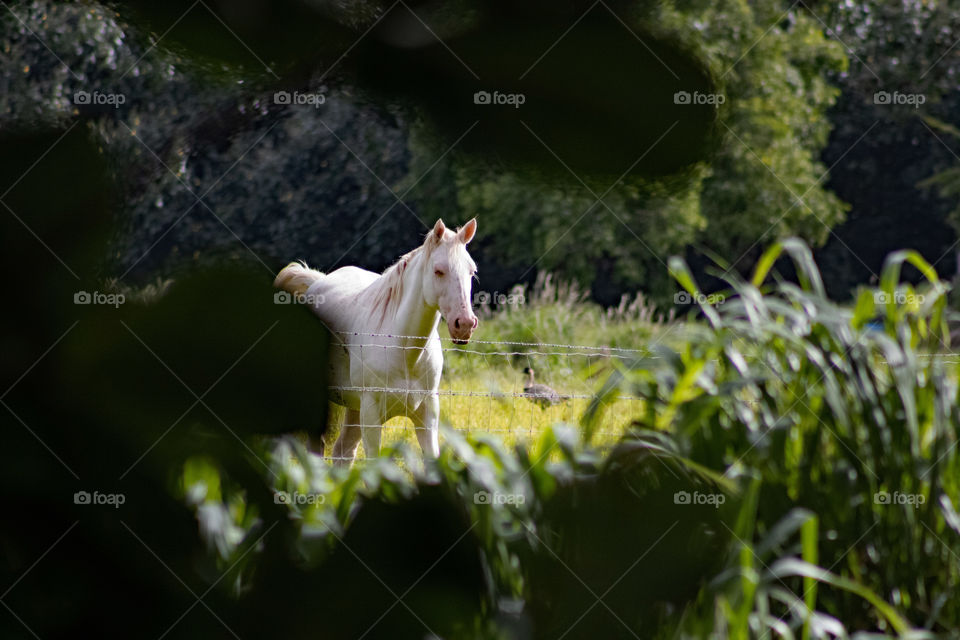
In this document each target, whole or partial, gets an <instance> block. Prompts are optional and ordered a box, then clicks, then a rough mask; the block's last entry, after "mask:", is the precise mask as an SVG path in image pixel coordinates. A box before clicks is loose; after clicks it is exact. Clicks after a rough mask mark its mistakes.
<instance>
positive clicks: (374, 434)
mask: <svg viewBox="0 0 960 640" xmlns="http://www.w3.org/2000/svg"><path fill="white" fill-rule="evenodd" d="M382 431H383V416H382V415H380V410H379V408H378V407H377V401H376V398H375V397H374V395H373V394H372V393H365V394H363V397H361V398H360V435H361V438H362V439H363V452H364V454H365V455H366V457H367V458H375V457H376V456H378V455H380V436H381V432H382Z"/></svg>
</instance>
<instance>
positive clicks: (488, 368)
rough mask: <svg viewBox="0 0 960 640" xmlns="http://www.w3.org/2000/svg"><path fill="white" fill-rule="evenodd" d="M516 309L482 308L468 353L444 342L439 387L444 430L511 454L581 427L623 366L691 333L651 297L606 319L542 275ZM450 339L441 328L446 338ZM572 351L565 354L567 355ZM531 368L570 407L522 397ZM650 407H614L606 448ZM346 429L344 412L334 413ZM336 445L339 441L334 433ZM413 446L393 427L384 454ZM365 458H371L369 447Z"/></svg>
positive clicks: (625, 401) (409, 429)
mask: <svg viewBox="0 0 960 640" xmlns="http://www.w3.org/2000/svg"><path fill="white" fill-rule="evenodd" d="M509 299H510V300H511V302H513V304H510V305H506V306H503V307H501V308H499V309H497V310H493V309H491V308H490V307H489V306H486V305H480V306H479V307H478V308H477V314H478V315H479V316H480V326H479V328H478V329H477V331H476V333H474V336H473V340H472V341H471V343H470V344H468V345H466V346H464V347H455V346H453V345H452V343H451V342H450V341H449V340H445V341H444V349H445V354H444V373H443V378H442V381H441V384H440V393H441V398H440V419H441V422H442V423H443V424H445V425H447V426H449V427H451V428H453V429H455V430H457V431H460V432H463V433H489V434H493V435H495V436H496V437H498V438H499V439H500V440H501V441H502V442H503V443H504V444H505V445H507V446H508V447H513V446H514V445H516V444H521V443H528V442H530V441H532V440H534V439H536V438H537V437H538V436H539V434H540V433H541V432H542V431H543V429H544V428H545V427H547V426H548V425H554V424H558V423H568V424H577V423H578V422H579V421H580V419H581V417H582V416H583V415H584V412H585V411H586V410H587V408H588V406H589V404H590V402H591V398H592V397H593V396H594V395H595V394H596V393H597V391H598V390H599V389H600V388H601V386H602V384H603V381H604V380H605V379H606V378H607V377H608V376H609V375H610V374H611V373H612V372H613V371H614V370H615V368H617V367H618V366H621V365H625V364H629V363H630V362H632V361H634V360H636V359H639V358H641V357H644V356H646V355H649V353H650V348H643V347H644V345H649V346H650V347H653V346H655V345H656V344H659V343H667V342H670V341H671V340H672V339H675V338H676V337H678V336H679V335H681V334H682V327H683V323H681V322H675V321H674V322H668V320H670V318H669V317H667V316H664V315H661V314H657V312H656V309H655V308H654V307H652V306H650V305H649V304H647V303H646V301H645V300H644V298H643V297H642V296H637V297H635V298H632V299H625V300H624V301H623V303H622V304H621V305H620V306H619V307H617V308H614V309H609V310H604V309H601V308H600V307H599V306H596V305H594V304H592V303H590V302H588V301H587V300H586V295H585V293H584V292H582V291H580V290H578V289H577V288H576V287H574V286H571V285H564V284H561V285H557V284H555V283H554V281H553V280H552V278H550V277H549V276H543V277H541V278H539V279H538V280H537V282H536V283H535V285H534V286H533V287H532V288H531V289H530V290H529V291H527V290H526V289H524V288H516V289H515V290H514V291H513V293H512V294H511V296H510V298H509ZM444 333H445V331H444V330H443V327H441V337H445V336H444V335H443V334H444ZM560 345H563V346H560ZM525 367H532V368H533V369H534V371H535V372H536V381H537V382H538V383H543V384H547V385H549V386H551V387H552V388H553V389H555V390H556V391H557V392H558V393H559V394H560V395H562V396H566V399H565V400H564V401H563V402H562V403H560V404H558V405H555V406H551V407H546V408H541V407H540V406H538V405H537V404H535V403H534V402H532V401H531V400H530V399H529V398H526V397H522V396H521V395H520V394H523V388H524V386H525V385H526V380H527V378H526V376H525V375H524V374H523V369H524V368H525ZM641 402H642V401H641V400H639V399H638V398H634V397H627V396H624V395H619V396H618V397H617V398H614V399H612V400H611V401H610V402H609V403H608V404H606V405H605V407H604V409H603V413H602V415H601V417H600V422H599V424H598V427H597V430H596V433H595V442H596V443H597V444H605V443H612V442H613V441H615V440H616V438H617V437H618V436H619V435H621V434H622V433H623V431H624V429H625V428H626V427H627V426H628V425H629V424H630V422H631V421H632V420H633V419H635V418H636V417H637V415H638V414H639V412H640V411H641V407H642V405H641ZM332 411H333V413H332V420H333V424H334V425H339V424H340V423H341V422H342V419H343V410H342V408H340V407H336V406H332ZM330 436H331V439H330V444H332V438H333V437H334V434H333V433H331V434H330ZM398 442H404V443H408V444H411V445H413V446H414V447H416V437H415V435H414V431H413V423H412V422H411V421H410V420H409V419H408V418H402V417H398V418H393V419H391V420H390V421H389V422H387V423H386V425H385V430H384V434H383V439H382V441H381V446H390V445H394V444H396V443H398ZM360 451H361V452H362V445H361V449H360Z"/></svg>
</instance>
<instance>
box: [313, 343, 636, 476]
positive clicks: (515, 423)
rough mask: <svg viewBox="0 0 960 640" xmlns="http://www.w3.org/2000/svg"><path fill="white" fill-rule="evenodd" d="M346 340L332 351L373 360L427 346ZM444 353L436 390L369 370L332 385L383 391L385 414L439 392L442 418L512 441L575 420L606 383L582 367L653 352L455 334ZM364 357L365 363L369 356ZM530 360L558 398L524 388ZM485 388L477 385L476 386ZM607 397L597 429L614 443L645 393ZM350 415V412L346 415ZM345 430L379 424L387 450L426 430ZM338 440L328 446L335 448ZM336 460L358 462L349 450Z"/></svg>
mask: <svg viewBox="0 0 960 640" xmlns="http://www.w3.org/2000/svg"><path fill="white" fill-rule="evenodd" d="M336 335H337V336H338V337H339V338H340V341H339V342H338V343H336V344H334V345H331V347H332V348H338V349H339V348H345V349H346V350H347V351H348V353H349V355H350V356H351V357H352V356H357V357H359V359H360V361H361V362H365V361H367V360H368V359H369V358H370V357H371V356H370V351H372V350H384V351H388V350H400V351H410V350H417V351H419V350H421V349H423V347H424V344H425V338H423V337H422V336H409V335H398V334H386V333H360V332H339V333H338V334H336ZM440 341H441V349H442V351H443V353H444V360H445V362H444V372H443V374H442V377H441V381H440V387H439V388H438V389H437V390H436V391H433V390H432V389H422V388H412V387H411V386H402V387H400V386H390V385H387V384H384V381H383V380H377V379H374V380H368V379H367V375H368V371H367V369H366V368H365V367H364V368H362V369H361V371H362V374H361V381H360V384H359V385H331V386H330V387H329V389H330V390H331V391H336V392H339V393H364V392H370V393H374V394H378V396H379V397H378V401H379V402H381V403H384V404H382V405H381V411H384V412H385V409H386V403H387V402H388V401H391V402H393V401H396V400H398V399H401V400H404V399H406V397H408V396H421V397H423V398H426V397H427V396H429V395H435V396H437V398H438V399H439V404H440V421H441V422H442V423H444V424H446V425H448V426H450V427H452V428H453V429H455V430H456V431H459V432H461V433H489V434H498V435H500V436H502V437H503V439H504V441H505V443H506V444H508V445H511V444H515V443H518V442H521V441H529V440H532V439H535V438H536V437H537V436H539V434H540V432H541V431H542V430H543V428H544V427H545V426H547V425H552V424H555V423H559V422H566V423H577V422H578V421H579V419H580V417H581V416H582V415H583V413H584V411H586V409H587V408H588V406H589V405H590V403H591V402H592V401H593V400H594V399H595V398H596V392H595V391H596V389H597V388H598V387H599V386H600V382H601V381H600V380H587V379H584V378H583V377H582V376H581V375H580V372H581V371H583V370H584V369H586V367H587V366H589V365H592V364H594V363H595V362H600V361H603V360H618V361H624V360H627V361H635V360H639V359H642V358H646V357H650V356H649V355H648V353H649V352H647V351H645V350H643V349H627V348H623V347H612V346H593V345H574V344H561V343H544V342H522V341H503V340H471V342H470V344H471V345H489V346H491V347H493V349H491V350H484V349H482V348H481V349H476V348H473V349H471V348H465V347H464V346H462V345H454V344H453V339H452V338H443V337H441V338H440ZM365 358H366V359H367V360H365ZM524 364H526V365H528V366H533V367H534V370H535V383H536V384H540V385H543V384H546V385H549V386H550V387H551V388H552V390H553V391H554V392H555V394H556V395H555V396H552V397H549V398H548V397H546V396H545V395H544V393H543V392H542V391H540V392H538V391H532V390H526V387H527V386H528V383H529V376H528V375H527V374H525V373H524V372H523V366H524ZM539 365H544V366H543V367H541V366H539ZM481 384H482V385H484V386H486V388H478V385H481ZM607 400H608V401H609V402H608V404H607V406H606V410H605V416H604V419H603V422H602V424H601V425H600V427H599V428H598V429H596V430H595V431H594V434H595V436H596V437H597V438H598V440H599V441H601V442H602V441H603V440H609V441H611V442H612V441H613V440H614V439H615V438H616V437H618V436H619V435H621V434H622V433H623V431H624V429H625V428H626V427H627V425H629V423H630V421H631V420H632V419H633V417H635V416H636V414H637V412H638V407H637V406H636V403H637V402H639V398H637V397H634V396H630V395H624V394H618V395H616V396H613V397H608V398H607ZM345 417H346V412H344V418H345ZM343 422H344V421H343V420H336V421H334V425H332V426H338V425H339V426H340V428H341V429H342V428H350V427H359V428H360V430H361V431H364V430H366V429H370V428H374V429H379V430H380V431H381V447H383V446H384V445H390V444H393V443H395V442H396V441H399V440H404V441H412V440H414V439H415V438H412V435H413V434H414V433H415V432H416V431H418V430H426V427H422V426H416V425H415V424H411V422H413V420H412V418H408V419H406V420H405V419H403V418H392V419H390V420H388V421H387V423H386V424H384V425H363V424H353V423H349V424H344V423H343ZM333 445H334V443H333V442H332V441H331V442H328V443H327V445H326V447H325V450H326V452H327V453H328V454H331V453H333ZM328 459H335V460H352V459H353V456H352V455H351V454H350V453H349V452H345V453H344V454H343V455H341V456H335V457H332V456H331V457H329V458H328Z"/></svg>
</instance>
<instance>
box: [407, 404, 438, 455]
mask: <svg viewBox="0 0 960 640" xmlns="http://www.w3.org/2000/svg"><path fill="white" fill-rule="evenodd" d="M412 418H413V427H414V430H415V431H416V432H417V441H418V442H419V443H420V450H421V451H422V452H423V457H424V458H436V457H437V456H439V455H440V397H439V396H438V395H436V394H435V393H431V394H430V395H429V396H427V397H426V398H424V399H423V402H421V403H420V406H419V407H417V410H416V411H415V412H414V415H413V416H412Z"/></svg>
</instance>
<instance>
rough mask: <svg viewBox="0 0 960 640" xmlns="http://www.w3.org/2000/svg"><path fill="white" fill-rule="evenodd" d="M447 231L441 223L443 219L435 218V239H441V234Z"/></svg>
mask: <svg viewBox="0 0 960 640" xmlns="http://www.w3.org/2000/svg"><path fill="white" fill-rule="evenodd" d="M446 232H447V228H446V227H445V226H444V224H443V220H437V224H435V225H433V235H434V237H435V238H436V239H437V240H443V234H444V233H446Z"/></svg>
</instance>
